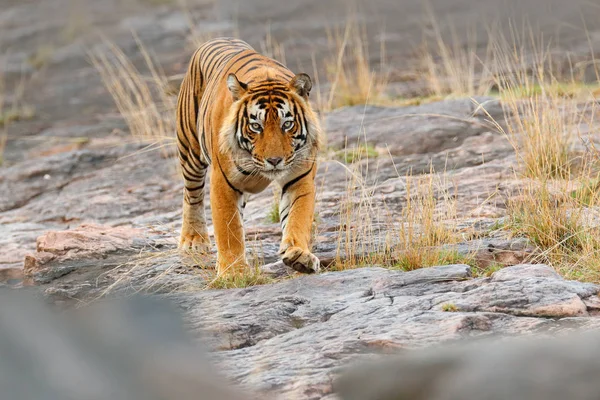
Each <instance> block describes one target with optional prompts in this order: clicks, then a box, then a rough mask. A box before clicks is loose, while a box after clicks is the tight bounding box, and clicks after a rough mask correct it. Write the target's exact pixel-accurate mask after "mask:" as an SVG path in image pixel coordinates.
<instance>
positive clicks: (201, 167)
mask: <svg viewBox="0 0 600 400" xmlns="http://www.w3.org/2000/svg"><path fill="white" fill-rule="evenodd" d="M198 54H199V52H196V54H194V56H193V58H192V62H191V63H190V67H189V69H188V73H187V75H186V77H185V78H184V80H183V82H182V84H181V90H180V91H179V98H178V103H177V148H178V150H179V161H180V163H181V172H182V175H183V181H184V189H183V224H182V227H181V237H180V239H179V248H181V249H183V250H192V251H193V252H207V251H208V250H209V248H210V241H209V239H208V231H207V229H206V217H205V214H204V183H205V180H206V170H207V169H208V164H209V163H208V162H207V161H206V160H205V159H204V157H203V156H202V152H201V149H200V138H199V136H198V133H197V123H198V102H199V100H200V98H201V97H202V91H203V79H202V75H201V73H200V69H199V67H198Z"/></svg>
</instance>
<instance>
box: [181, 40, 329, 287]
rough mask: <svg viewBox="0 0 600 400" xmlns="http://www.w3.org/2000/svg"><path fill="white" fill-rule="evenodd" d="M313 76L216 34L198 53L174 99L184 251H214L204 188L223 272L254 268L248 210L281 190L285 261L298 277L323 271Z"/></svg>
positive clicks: (318, 136) (318, 132) (318, 141)
mask: <svg viewBox="0 0 600 400" xmlns="http://www.w3.org/2000/svg"><path fill="white" fill-rule="evenodd" d="M311 89H312V80H311V78H310V76H309V75H307V74H305V73H299V74H294V73H292V72H291V71H290V70H289V69H288V68H287V67H285V66H284V65H283V64H282V63H280V62H278V61H276V60H274V59H272V58H269V57H266V56H264V55H261V54H259V53H258V52H256V51H255V50H254V49H253V48H252V47H251V46H250V45H249V44H248V43H246V42H244V41H242V40H239V39H235V38H217V39H213V40H210V41H208V42H206V43H204V44H203V45H201V46H200V47H199V48H198V49H197V50H196V51H195V53H194V54H193V56H192V58H191V60H190V63H189V67H188V69H187V72H186V73H185V77H184V79H183V81H182V83H181V87H180V90H179V96H178V100H177V119H176V121H177V147H178V155H179V161H180V164H181V172H182V175H183V183H184V189H183V192H184V193H183V213H182V214H183V221H182V228H181V236H180V240H179V248H180V249H183V250H185V251H191V252H207V251H208V250H209V249H210V241H209V235H208V231H207V227H206V216H205V211H204V186H205V182H206V175H207V169H208V167H209V166H211V169H210V188H209V189H210V206H211V211H212V221H213V227H214V237H215V241H216V247H217V260H216V268H217V273H218V275H219V276H223V275H233V274H241V273H244V272H245V271H247V269H248V268H249V267H248V262H247V260H246V255H245V243H244V241H245V238H244V228H243V211H244V207H245V206H246V201H247V199H248V197H249V195H250V194H255V193H259V192H261V191H263V190H264V189H265V188H266V187H267V186H268V185H269V184H271V183H272V182H275V184H277V185H279V187H280V189H281V198H280V200H279V217H280V224H281V229H282V239H281V245H280V247H279V255H280V256H281V259H282V261H283V263H284V264H285V265H287V266H289V267H291V268H293V269H295V270H297V271H300V272H307V273H309V272H318V271H319V268H320V261H319V259H318V257H316V256H315V255H314V254H313V253H312V252H311V248H310V245H311V232H312V223H313V219H314V210H315V196H316V190H315V175H316V172H317V154H318V151H319V149H320V147H321V143H322V134H321V127H320V124H319V120H318V118H317V115H316V113H315V112H314V111H313V109H312V107H311V105H310V103H309V99H308V97H309V94H310V91H311Z"/></svg>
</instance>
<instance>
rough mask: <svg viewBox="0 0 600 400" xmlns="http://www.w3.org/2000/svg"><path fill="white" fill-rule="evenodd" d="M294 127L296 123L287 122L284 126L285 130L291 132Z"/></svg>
mask: <svg viewBox="0 0 600 400" xmlns="http://www.w3.org/2000/svg"><path fill="white" fill-rule="evenodd" d="M293 126H294V121H286V123H284V124H283V129H284V130H286V131H289V130H290V129H292V127H293Z"/></svg>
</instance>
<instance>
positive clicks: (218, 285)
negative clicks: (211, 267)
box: [208, 268, 274, 289]
mask: <svg viewBox="0 0 600 400" xmlns="http://www.w3.org/2000/svg"><path fill="white" fill-rule="evenodd" d="M273 282H274V279H273V278H271V277H269V276H267V275H265V274H263V273H262V272H260V270H258V269H256V268H252V269H250V270H249V271H248V272H245V273H243V274H236V275H231V276H229V275H224V276H217V277H216V278H215V279H213V280H212V281H211V282H210V283H209V284H208V288H209V289H235V288H238V289H240V288H246V287H250V286H257V285H268V284H270V283H273Z"/></svg>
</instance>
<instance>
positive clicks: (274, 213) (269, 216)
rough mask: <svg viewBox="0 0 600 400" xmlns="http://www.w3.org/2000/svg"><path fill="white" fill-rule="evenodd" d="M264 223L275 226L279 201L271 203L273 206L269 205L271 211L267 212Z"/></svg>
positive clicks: (277, 218) (277, 220) (277, 219)
mask: <svg viewBox="0 0 600 400" xmlns="http://www.w3.org/2000/svg"><path fill="white" fill-rule="evenodd" d="M266 221H267V222H269V223H272V224H276V223H278V222H279V201H278V200H275V201H273V204H272V205H271V209H270V210H269V213H268V214H267V217H266Z"/></svg>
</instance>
